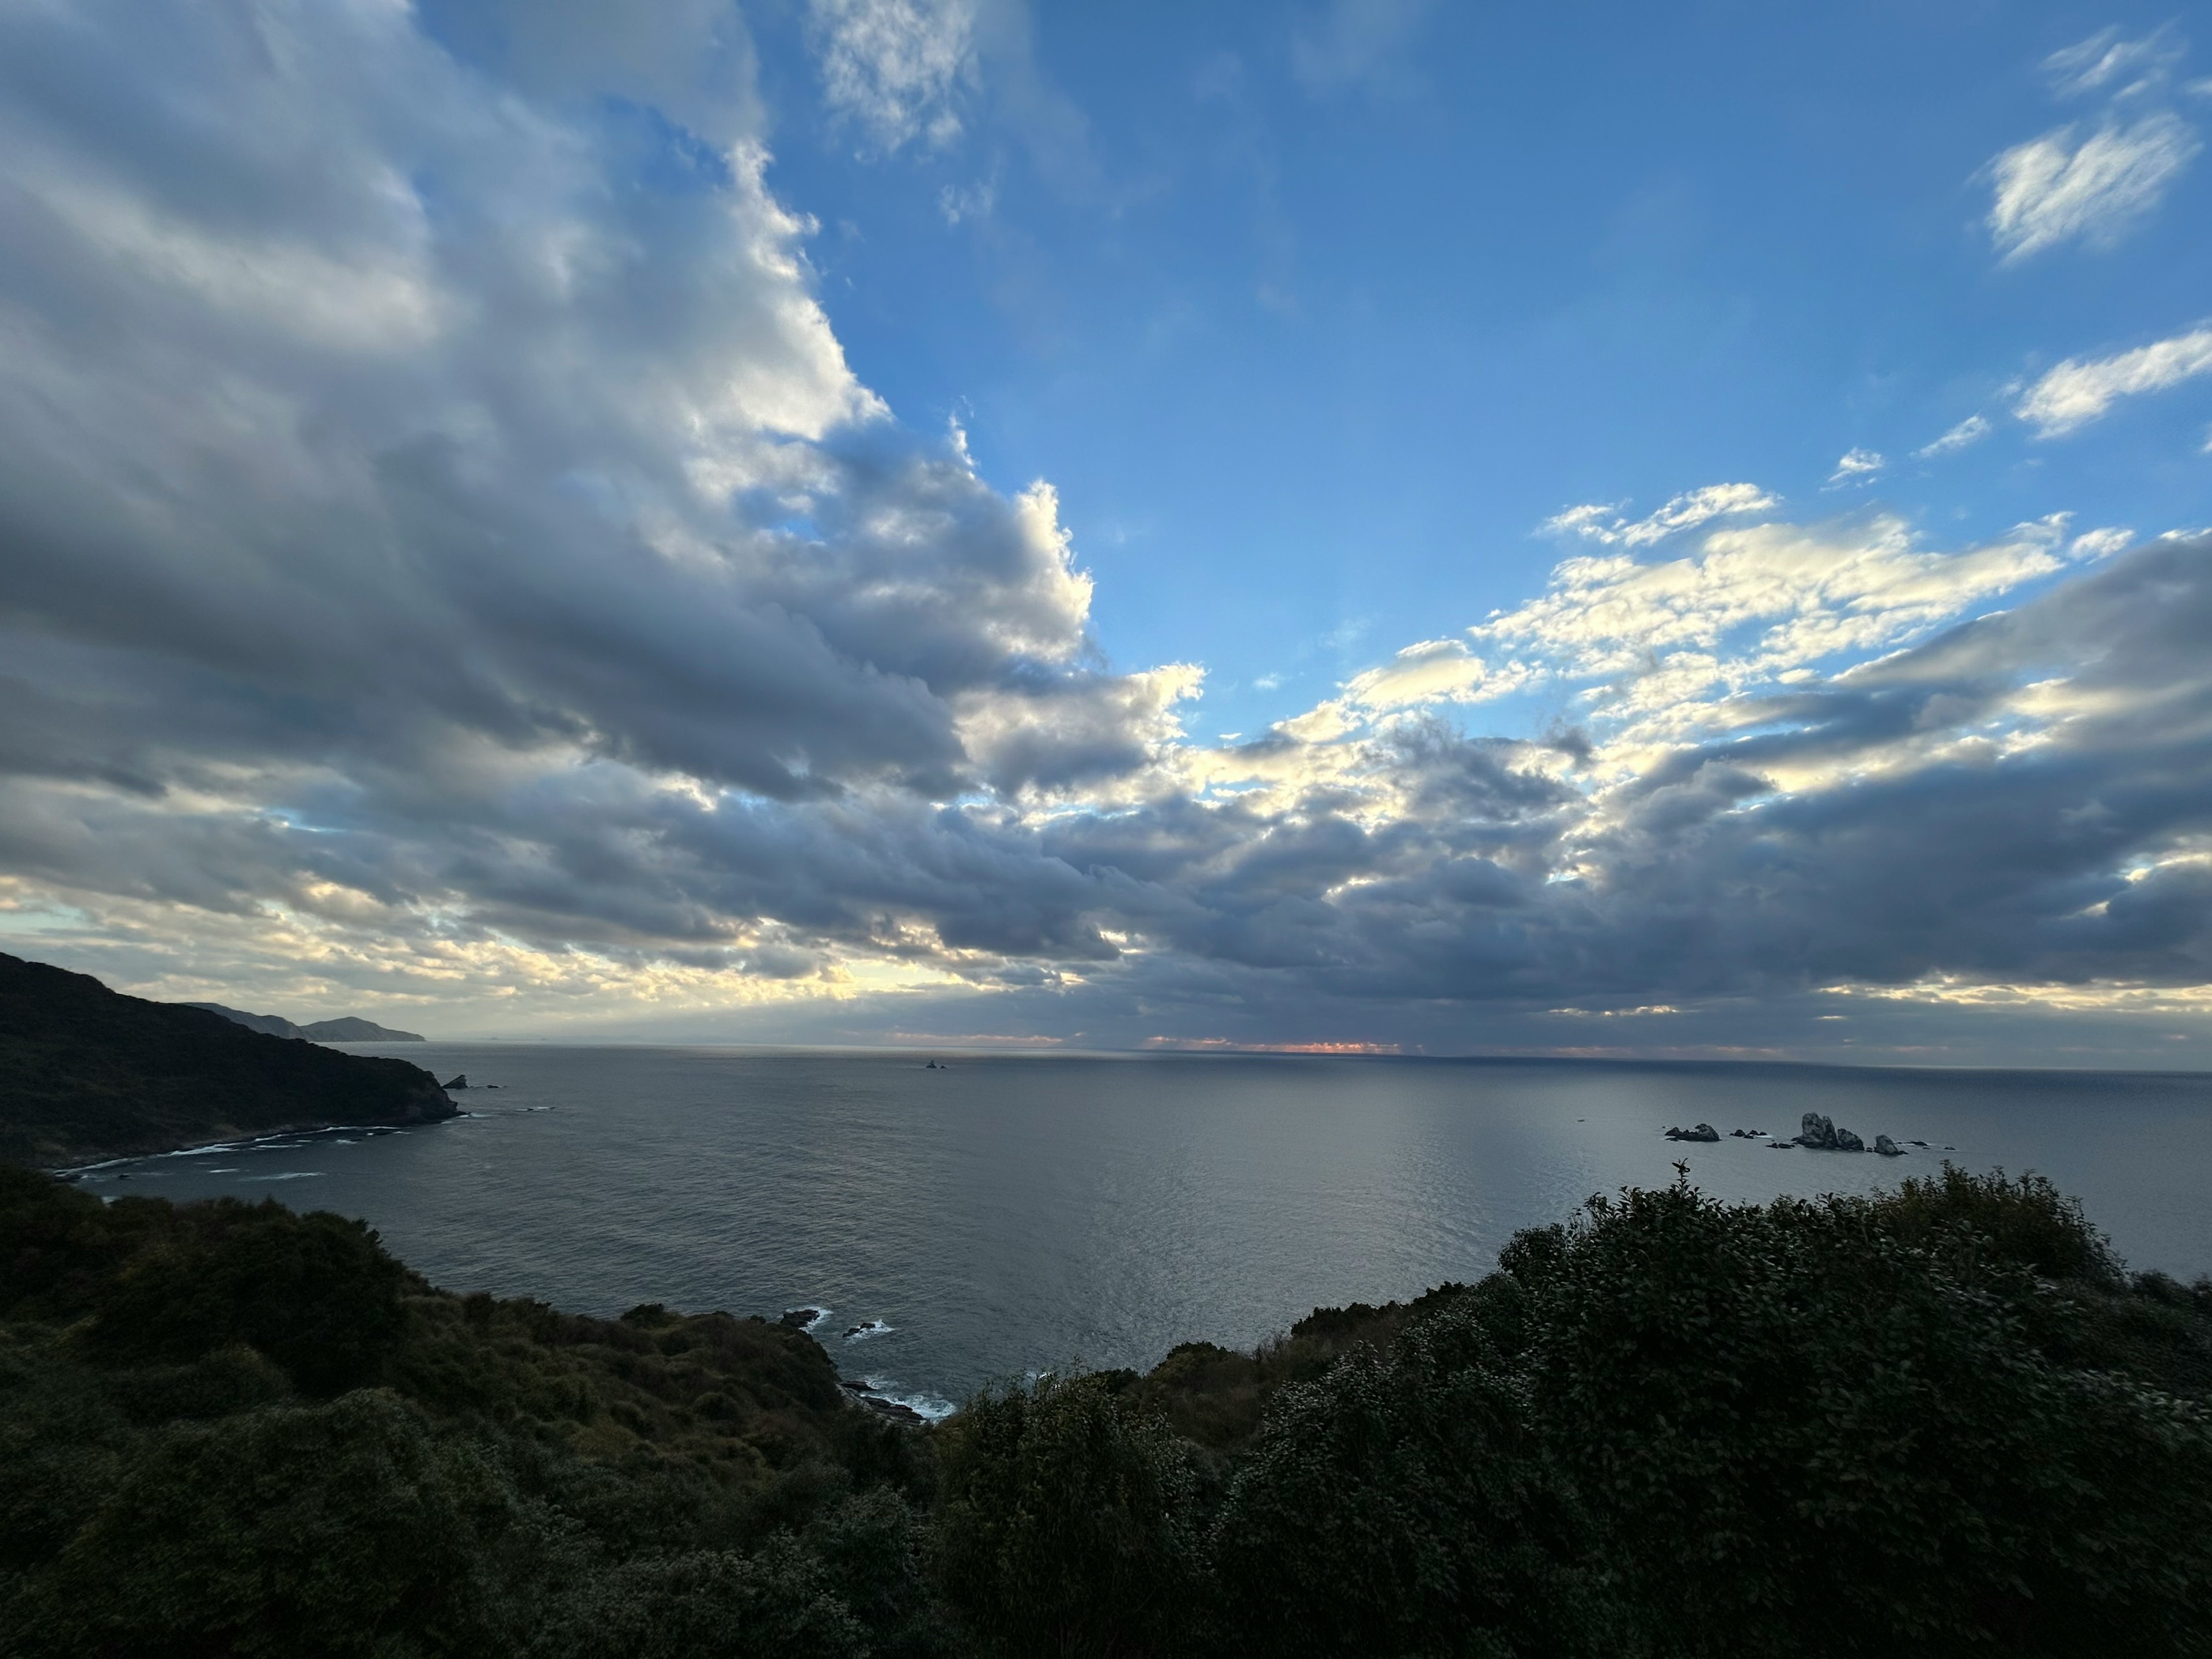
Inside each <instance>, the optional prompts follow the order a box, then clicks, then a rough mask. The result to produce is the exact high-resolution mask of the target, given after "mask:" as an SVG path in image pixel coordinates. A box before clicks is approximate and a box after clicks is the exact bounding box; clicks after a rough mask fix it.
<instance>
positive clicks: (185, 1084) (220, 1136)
mask: <svg viewBox="0 0 2212 1659" xmlns="http://www.w3.org/2000/svg"><path fill="white" fill-rule="evenodd" d="M456 1111H457V1109H456V1108H455V1107H454V1105H453V1103H452V1102H451V1101H450V1100H448V1099H447V1097H446V1093H445V1091H443V1090H442V1089H441V1088H439V1087H438V1083H437V1079H435V1078H434V1077H432V1076H431V1075H430V1073H428V1072H426V1071H423V1070H422V1068H421V1067H420V1066H410V1065H409V1064H408V1063H407V1062H406V1061H405V1060H387V1059H382V1058H371V1057H368V1056H366V1055H361V1054H339V1053H337V1051H336V1050H334V1049H330V1048H319V1047H318V1046H317V1045H316V1044H314V1043H313V1042H295V1041H291V1040H289V1039H287V1038H284V1037H279V1036H266V1035H264V1034H263V1033H261V1032H258V1031H252V1030H247V1029H246V1027H244V1026H242V1025H239V1024H234V1022H232V1021H231V1020H228V1019H226V1018H223V1017H222V1015H220V1014H215V1013H210V1012H207V1011H206V1010H205V1009H202V1008H191V1007H186V1006H183V1005H181V1004H178V1003H167V1002H148V1001H144V1000H142V999H140V998H137V997H127V996H122V995H119V994H117V993H116V992H113V991H111V990H109V989H108V988H107V987H106V986H105V985H102V984H101V983H100V981H98V980H96V979H94V978H92V977H91V976H90V975H85V974H72V973H69V972H67V971H65V970H64V969H59V968H53V967H49V966H47V965H46V963H37V962H26V961H24V960H23V959H22V958H21V957H11V956H8V955H6V954H4V953H0V1158H4V1159H7V1160H9V1161H12V1162H15V1163H21V1164H45V1165H47V1166H49V1167H58V1166H61V1165H65V1164H82V1163H88V1162H90V1161H92V1160H93V1159H95V1158H120V1157H125V1156H129V1155H131V1154H134V1153H142V1152H166V1151H168V1150H170V1149H171V1148H173V1147H178V1146H194V1145H197V1144H199V1143H202V1142H205V1141H210V1140H224V1139H230V1138H232V1137H234V1136H244V1135H257V1134H271V1133H276V1131H278V1130H280V1129H289V1128H301V1127H308V1126H311V1125H320V1124H333V1123H361V1124H368V1123H390V1124H404V1123H424V1122H428V1121H433V1120H435V1119H437V1118H444V1117H452V1116H453V1115H455V1114H456Z"/></svg>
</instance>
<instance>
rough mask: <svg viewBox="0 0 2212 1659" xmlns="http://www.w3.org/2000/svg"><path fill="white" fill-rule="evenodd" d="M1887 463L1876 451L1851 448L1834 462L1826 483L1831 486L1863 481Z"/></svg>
mask: <svg viewBox="0 0 2212 1659" xmlns="http://www.w3.org/2000/svg"><path fill="white" fill-rule="evenodd" d="M1887 465H1889V463H1888V462H1887V461H1886V460H1884V459H1882V458H1881V454H1880V453H1878V452H1877V451H1875V450H1871V449H1853V450H1850V451H1849V452H1847V453H1845V454H1844V458H1843V459H1841V460H1839V461H1838V462H1837V463H1836V470H1835V471H1833V472H1832V473H1830V474H1829V475H1828V483H1829V484H1830V485H1831V486H1834V485H1837V484H1847V483H1864V482H1866V481H1867V480H1868V479H1869V478H1871V477H1874V476H1875V474H1876V473H1878V472H1880V471H1881V470H1882V469H1883V468H1884V467H1886V466H1887Z"/></svg>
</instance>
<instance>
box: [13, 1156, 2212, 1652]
mask: <svg viewBox="0 0 2212 1659" xmlns="http://www.w3.org/2000/svg"><path fill="white" fill-rule="evenodd" d="M2208 1587H2212V1285H2208V1284H2206V1283H2203V1282H2201V1281H2200V1282H2199V1283H2198V1284H2197V1285H2194V1286H2185V1285H2179V1284H2177V1283H2175V1282H2174V1281H2172V1280H2171V1279H2165V1278H2162V1277H2160V1276H2158V1275H2141V1276H2130V1274H2128V1273H2126V1272H2125V1270H2124V1267H2122V1265H2121V1264H2120V1263H2119V1262H2118V1261H2116V1260H2115V1259H2114V1257H2113V1256H2112V1254H2111V1252H2110V1250H2109V1249H2107V1248H2106V1244H2105V1243H2104V1241H2103V1240H2102V1239H2101V1238H2100V1237H2099V1236H2098V1235H2097V1234H2096V1232H2095V1231H2094V1230H2093V1228H2091V1227H2090V1226H2089V1225H2088V1224H2087V1221H2086V1220H2085V1219H2084V1218H2083V1217H2082V1216H2081V1213H2080V1212H2079V1210H2078V1209H2077V1208H2076V1207H2075V1206H2074V1205H2072V1204H2071V1203H2070V1202H2069V1201H2068V1200H2065V1199H2064V1198H2063V1196H2062V1195H2061V1194H2058V1193H2057V1191H2055V1190H2054V1189H2053V1188H2051V1186H2050V1185H2049V1184H2048V1183H2047V1182H2043V1181H2040V1180H2039V1179H2036V1178H2034V1177H2028V1178H2026V1179H2021V1180H2010V1179H2008V1178H2006V1177H2004V1176H1969V1175H1967V1174H1965V1173H1963V1172H1960V1171H1957V1170H1947V1171H1946V1172H1945V1173H1944V1174H1943V1175H1942V1176H1940V1177H1938V1178H1936V1179H1933V1180H1929V1181H1923V1182H1908V1183H1906V1185H1905V1188H1904V1189H1903V1190H1902V1191H1901V1192H1900V1193H1899V1194H1896V1195H1893V1196H1883V1197H1875V1198H1831V1199H1825V1200H1814V1201H1807V1200H1787V1199H1785V1200H1778V1201H1776V1202H1774V1203H1772V1204H1769V1205H1764V1206H1724V1205H1721V1204H1718V1203H1716V1202H1714V1201H1712V1200H1710V1199H1707V1198H1706V1197H1705V1196H1704V1195H1702V1194H1699V1193H1698V1192H1697V1191H1696V1190H1695V1189H1693V1188H1691V1187H1689V1186H1688V1185H1687V1184H1686V1182H1678V1183H1677V1184H1676V1185H1675V1186H1674V1187H1672V1188H1665V1189H1662V1190H1659V1191H1656V1192H1644V1191H1629V1192H1626V1193H1623V1194H1620V1195H1619V1196H1617V1197H1614V1198H1610V1199H1599V1200H1592V1201H1591V1202H1590V1203H1589V1205H1588V1206H1586V1207H1585V1208H1584V1209H1583V1211H1582V1212H1580V1213H1578V1214H1577V1216H1576V1217H1575V1218H1572V1219H1571V1220H1570V1221H1568V1222H1566V1223H1563V1224H1561V1225H1558V1226H1554V1227H1549V1228H1543V1229H1538V1230H1534V1231H1528V1232H1524V1233H1522V1234H1521V1235H1519V1236H1518V1237H1516V1238H1515V1240H1514V1241H1513V1243H1511V1244H1510V1246H1509V1247H1508V1248H1507V1249H1506V1250H1505V1251H1504V1253H1503V1255H1502V1256H1501V1259H1500V1261H1499V1265H1498V1271H1497V1272H1495V1273H1492V1274H1490V1275H1489V1276H1488V1277H1486V1278H1485V1279H1481V1280H1480V1281H1479V1282H1478V1283H1475V1284H1473V1285H1446V1286H1442V1287H1439V1288H1438V1289H1437V1290H1435V1291H1431V1292H1430V1293H1429V1294H1427V1295H1426V1296H1424V1297H1420V1298H1419V1299H1418V1300H1416V1301H1414V1302H1412V1303H1407V1304H1385V1305H1383V1306H1381V1307H1367V1306H1361V1305H1355V1306H1353V1307H1351V1308H1346V1309H1337V1310H1321V1311H1319V1312H1316V1314H1315V1315H1313V1316H1310V1317H1309V1318H1308V1319H1305V1320H1304V1321H1301V1322H1299V1323H1298V1324H1297V1326H1295V1327H1293V1328H1291V1330H1290V1331H1288V1332H1286V1333H1285V1334H1283V1335H1282V1336H1281V1337H1279V1338H1278V1339H1276V1340H1273V1341H1272V1342H1269V1343H1267V1344H1263V1345H1262V1346H1261V1347H1260V1348H1259V1349H1258V1350H1257V1351H1255V1352H1250V1353H1240V1352H1233V1351H1231V1350H1227V1349H1223V1348H1218V1347H1213V1346H1209V1345H1205V1344H1191V1345H1187V1346H1183V1347H1181V1348H1178V1349H1176V1351H1175V1352H1173V1353H1171V1354H1170V1355H1169V1356H1167V1358H1165V1359H1164V1360H1163V1361H1162V1363H1161V1364H1159V1365H1158V1366H1157V1367H1155V1368H1154V1369H1153V1370H1152V1371H1151V1372H1149V1373H1147V1374H1143V1375H1139V1374H1138V1373H1136V1372H1133V1371H1109V1372H1096V1373H1087V1374H1079V1373H1069V1374H1062V1375H1047V1376H1040V1377H1036V1378H1032V1379H1030V1380H1027V1381H1019V1382H1009V1383H1005V1384H1002V1385H1000V1386H997V1387H994V1388H991V1389H985V1390H983V1391H982V1392H981V1393H980V1394H978V1395H976V1396H975V1398H973V1399H971V1400H970V1401H969V1402H968V1404H967V1405H966V1406H965V1407H963V1409H962V1411H961V1412H960V1413H958V1414H957V1415H956V1416H955V1417H953V1418H952V1419H950V1420H949V1421H947V1422H946V1423H945V1424H943V1425H939V1426H938V1427H936V1428H934V1429H932V1430H919V1429H914V1428H910V1427H906V1426H902V1425H899V1424H896V1423H894V1422H891V1421H890V1420H888V1419H884V1418H882V1417H878V1416H877V1415H875V1414H873V1413H870V1412H868V1411H866V1409H864V1408H862V1407H859V1406H857V1405H855V1404H854V1403H852V1402H851V1401H849V1399H848V1397H847V1396H846V1395H845V1394H844V1391H843V1390H842V1389H841V1388H840V1387H839V1384H838V1380H837V1378H836V1375H835V1373H834V1370H832V1368H831V1365H830V1364H829V1359H828V1357H827V1356H826V1355H825V1354H824V1353H823V1351H822V1350H821V1348H820V1347H818V1346H817V1345H816V1344H815V1343H813V1342H812V1341H811V1340H810V1339H808V1338H807V1337H805V1335H804V1334H801V1333H799V1332H797V1331H794V1330H792V1329H790V1328H786V1327H784V1326H782V1325H781V1324H778V1323H773V1322H764V1321H762V1320H758V1319H738V1318H732V1317H731V1316H728V1315H726V1314H708V1315H700V1316H683V1315H678V1314H675V1313H671V1312H669V1311H667V1310H664V1309H661V1308H658V1307H650V1306H648V1307H644V1308H639V1309H635V1310H632V1311H631V1312H630V1313H629V1315H627V1316H624V1317H623V1318H622V1319H619V1320H596V1319H587V1318H581V1317H579V1316H573V1315H568V1314H562V1313H559V1312H556V1310H552V1309H550V1308H547V1307H545V1306H544V1305H542V1304H537V1303H532V1302H528V1301H500V1300H495V1299H493V1298H491V1297H484V1296H467V1297H462V1296H455V1295H451V1294H448V1293H447V1292H444V1291H439V1290H435V1289H434V1288H432V1287H431V1286H429V1285H426V1284H424V1283H423V1282H422V1280H421V1279H419V1278H418V1277H416V1275H414V1274H412V1273H410V1272H409V1271H408V1270H407V1269H406V1268H404V1267H403V1266H401V1265H400V1264H399V1263H398V1262H396V1261H393V1260H392V1258H391V1257H390V1256H389V1255H386V1253H385V1252H384V1251H383V1249H381V1248H380V1245H379V1243H378V1242H377V1240H376V1237H375V1236H374V1234H373V1233H371V1232H369V1231H367V1230H366V1229H364V1228H363V1227H362V1226H361V1225H359V1224H357V1223H352V1222H347V1221H343V1220H341V1219H339V1218H337V1217H334V1216H330V1215H324V1214H316V1215H307V1216H300V1215H295V1214H293V1213H292V1212H289V1211H286V1210H284V1209H283V1208H281V1207H279V1206H276V1205H274V1204H264V1205H260V1206H247V1205H244V1204H240V1203H238V1202H235V1201H230V1200H224V1201H218V1202H215V1203H203V1204H194V1205H187V1206H171V1205H169V1204H167V1203H166V1202H163V1201H161V1200H146V1199H123V1200H117V1201H116V1202H114V1203H112V1204H107V1205H103V1204H101V1203H100V1202H99V1201H98V1200H95V1199H94V1198H92V1197H90V1196H88V1195H87V1194H82V1193H80V1192H78V1191H76V1190H75V1189H74V1188H70V1187H69V1186H67V1185H65V1184H64V1183H60V1182H55V1181H53V1180H52V1179H50V1178H49V1177H46V1176H39V1175H35V1174H33V1173H30V1172H28V1171H22V1170H4V1171H0V1650H4V1651H5V1652H6V1653H9V1654H11V1655H15V1654H20V1655H22V1656H26V1659H33V1656H37V1659H44V1656H49V1655H53V1656H58V1655H64V1654H68V1655H86V1654H112V1655H118V1656H119V1655H126V1654H127V1655H134V1656H136V1655H169V1654H175V1655H185V1654H193V1655H197V1654H213V1653H221V1654H238V1655H258V1654H269V1655H276V1654H307V1653H313V1654H325V1653H327V1654H361V1655H365V1656H366V1655H377V1656H413V1655H423V1656H428V1655H434V1654H450V1653H471V1654H476V1653H483V1654H515V1655H547V1656H570V1655H579V1656H580V1655H608V1656H615V1655H622V1656H625V1659H628V1656H636V1655H645V1656H664V1655H665V1656H670V1659H675V1656H687V1655H777V1656H782V1655H824V1656H828V1655H840V1656H860V1655H886V1656H890V1655H901V1656H921V1655H947V1656H950V1655H963V1656H965V1655H1008V1656H1011V1655H1024V1656H1027V1655H1099V1656H1107V1655H1157V1656H1170V1655H1192V1656H1244V1655H1250V1656H1259V1655H1280V1654H1289V1655H1300V1654H1310V1655H1403V1656H1443V1655H1467V1656H1523V1655H1525V1656H1540V1655H1542V1656H1550V1655H1559V1656H1582V1655H1589V1656H1597V1655H1605V1656H1653V1659H1661V1656H1668V1659H1671V1656H1685V1659H1687V1656H1706V1655H1712V1656H1720V1655H1753V1656H1758V1655H1774V1656H1782V1655H1793V1656H1794V1655H1807V1654H1811V1655H1847V1654H1851V1655H1856V1654H1944V1655H1948V1654H1960V1655H1968V1654H2049V1655H2054V1656H2055V1655H2077V1654H2083V1653H2115V1654H2118V1653H2126V1654H2130V1655H2196V1654H2204V1653H2207V1652H2212V1638H2208V1635H2207V1631H2208V1627H2212V1606H2208V1600H2212V1591H2209V1590H2208Z"/></svg>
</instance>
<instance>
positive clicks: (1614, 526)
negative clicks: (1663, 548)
mask: <svg viewBox="0 0 2212 1659" xmlns="http://www.w3.org/2000/svg"><path fill="white" fill-rule="evenodd" d="M1776 505H1777V498H1776V497H1774V496H1772V495H1768V494H1767V493H1766V492H1765V490H1763V489H1760V488H1759V486H1758V485H1757V484H1747V483H1723V484H1706V485H1705V486H1704V487H1703V488H1702V489H1692V490H1689V491H1687V492H1686V493H1685V494H1683V495H1677V496H1675V497H1674V499H1673V500H1672V501H1668V503H1667V504H1666V505H1665V506H1664V507H1661V508H1660V509H1659V510H1658V511H1657V512H1656V513H1652V514H1651V515H1650V517H1649V518H1644V519H1635V520H1631V519H1626V518H1624V517H1622V516H1621V513H1620V507H1618V506H1614V507H1605V506H1601V505H1599V504H1597V503H1595V502H1593V503H1590V504H1588V505H1585V506H1582V507H1569V508H1567V509H1566V511H1565V512H1564V513H1558V514H1556V515H1555V516H1553V517H1552V518H1549V519H1547V520H1545V521H1544V524H1543V528H1544V530H1545V531H1546V532H1548V533H1550V534H1552V535H1555V536H1581V537H1583V538H1586V539H1588V540H1590V541H1594V542H1603V543H1605V544H1607V545H1608V546H1614V547H1648V546H1650V544H1652V543H1654V542H1659V541H1664V540H1665V539H1666V538H1668V537H1669V536H1673V535H1676V534H1679V533H1680V532H1683V531H1686V530H1694V529H1696V528H1697V527H1698V526H1699V525H1701V524H1707V523H1710V522H1711V521H1712V520H1715V519H1719V518H1725V517H1727V516H1729V514H1731V513H1765V512H1768V511H1771V509H1772V508H1773V507H1775V506H1776Z"/></svg>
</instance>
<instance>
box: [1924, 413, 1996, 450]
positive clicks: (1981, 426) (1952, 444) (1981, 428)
mask: <svg viewBox="0 0 2212 1659" xmlns="http://www.w3.org/2000/svg"><path fill="white" fill-rule="evenodd" d="M1994 429H1995V428H1993V427H1991V426H1990V420H1989V417H1988V416H1985V415H1969V416H1966V419H1965V420H1963V421H1961V422H1959V424H1958V425H1956V426H1954V427H1953V428H1951V429H1950V430H1949V431H1948V432H1947V433H1945V434H1944V435H1942V437H1940V438H1938V439H1936V441H1935V442H1933V443H1931V444H1928V445H1926V446H1924V447H1922V448H1919V449H1916V450H1914V451H1913V452H1912V453H1914V454H1915V455H1917V456H1918V457H1919V458H1920V459H1922V460H1932V459H1935V458H1936V456H1938V455H1949V454H1952V453H1955V452H1957V451H1959V450H1961V449H1964V448H1966V447H1967V446H1968V445H1970V444H1978V443H1979V442H1980V441H1982V440H1983V439H1984V438H1986V437H1988V436H1989V435H1990V432H1991V431H1993V430H1994Z"/></svg>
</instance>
